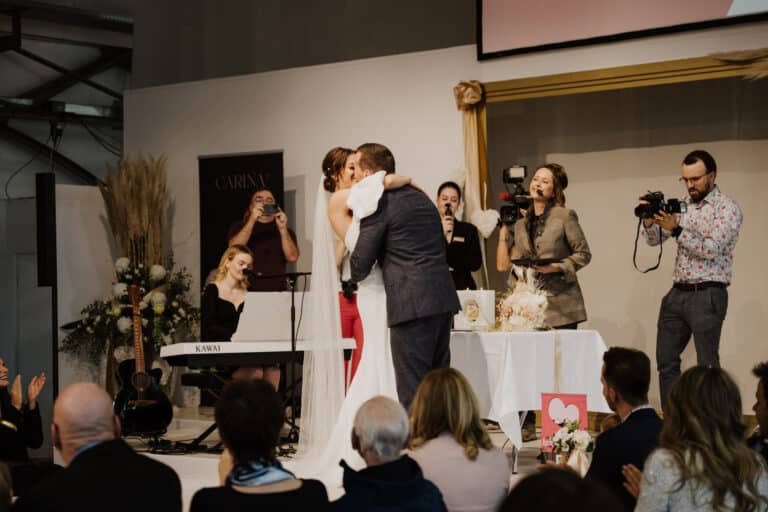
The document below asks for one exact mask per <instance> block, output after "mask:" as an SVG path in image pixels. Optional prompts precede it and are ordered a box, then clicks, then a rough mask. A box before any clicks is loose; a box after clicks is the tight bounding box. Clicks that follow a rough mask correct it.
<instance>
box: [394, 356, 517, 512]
mask: <svg viewBox="0 0 768 512" xmlns="http://www.w3.org/2000/svg"><path fill="white" fill-rule="evenodd" d="M408 448H409V449H410V452H409V456H410V457H411V458H412V459H413V460H415V461H416V462H418V463H419V466H421V470H422V471H423V472H424V478H426V479H427V480H430V481H432V483H434V484H435V485H436V486H437V488H438V489H440V492H441V493H442V494H443V499H444V500H445V505H446V507H447V509H448V511H449V512H460V511H467V512H469V511H473V512H483V511H487V512H494V511H495V510H496V509H497V508H498V506H499V504H500V503H501V501H502V500H503V499H504V497H505V496H506V495H507V491H508V489H509V463H508V461H507V457H506V456H505V455H504V453H503V452H502V451H501V450H499V449H498V448H496V447H495V446H494V445H493V442H492V441H491V438H490V436H489V435H488V431H487V430H486V429H485V425H483V422H482V420H481V419H480V408H479V406H478V404H477V397H476V396H475V393H474V392H473V391H472V387H471V386H470V385H469V382H468V381H467V379H466V378H465V377H464V375H462V374H461V372H459V371H458V370H456V369H454V368H440V369H437V370H432V371H431V372H429V373H428V374H427V375H426V376H425V377H424V379H423V380H422V381H421V384H419V387H418V388H417V389H416V394H415V395H414V397H413V402H412V403H411V433H410V439H409V441H408Z"/></svg>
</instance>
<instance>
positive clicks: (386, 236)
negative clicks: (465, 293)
mask: <svg viewBox="0 0 768 512" xmlns="http://www.w3.org/2000/svg"><path fill="white" fill-rule="evenodd" d="M376 261H378V262H379V264H380V265H381V268H382V271H383V273H384V286H385V288H386V291H387V322H388V323H389V325H390V326H395V325H398V324H401V323H403V322H408V321H410V320H414V319H417V318H424V317H428V316H432V315H437V314H440V313H449V312H450V313H455V312H457V311H458V310H459V309H460V306H459V299H458V297H457V295H456V290H455V288H454V285H453V279H452V278H451V273H450V271H449V269H448V260H447V257H446V249H445V238H444V237H443V228H442V225H441V223H440V214H439V213H438V211H437V208H435V205H434V204H433V203H432V201H431V200H430V199H429V198H428V197H427V196H426V194H424V193H423V192H421V191H419V190H417V189H415V188H413V187H411V186H406V187H403V188H399V189H395V190H387V191H385V192H384V193H383V194H382V196H381V199H379V205H378V209H377V210H376V212H375V213H373V214H372V215H369V216H368V217H366V218H364V219H363V220H362V221H361V222H360V236H359V237H358V239H357V244H356V246H355V250H354V252H353V253H352V257H351V258H350V265H351V268H352V279H353V280H354V281H362V280H363V279H364V278H365V277H366V276H367V275H368V273H369V272H370V271H371V268H372V267H373V264H374V263H375V262H376Z"/></svg>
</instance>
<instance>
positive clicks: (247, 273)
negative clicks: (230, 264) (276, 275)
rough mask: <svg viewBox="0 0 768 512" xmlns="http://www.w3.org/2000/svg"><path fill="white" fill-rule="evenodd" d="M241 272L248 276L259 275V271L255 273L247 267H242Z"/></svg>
mask: <svg viewBox="0 0 768 512" xmlns="http://www.w3.org/2000/svg"><path fill="white" fill-rule="evenodd" d="M243 274H244V275H246V276H249V277H259V276H260V275H261V273H256V272H254V271H253V270H251V269H250V268H248V267H246V268H244V269H243Z"/></svg>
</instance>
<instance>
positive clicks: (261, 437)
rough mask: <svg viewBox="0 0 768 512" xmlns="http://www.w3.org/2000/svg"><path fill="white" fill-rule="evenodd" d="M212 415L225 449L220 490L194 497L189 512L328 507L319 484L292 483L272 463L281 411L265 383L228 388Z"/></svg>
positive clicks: (243, 382)
mask: <svg viewBox="0 0 768 512" xmlns="http://www.w3.org/2000/svg"><path fill="white" fill-rule="evenodd" d="M215 415H216V426H217V427H218V429H219V435H220V436H221V440H222V442H223V443H224V446H225V448H226V451H225V454H223V455H222V464H221V465H220V468H219V469H220V474H221V476H222V482H221V484H222V485H221V487H208V488H204V489H200V490H199V491H197V492H196V493H195V495H194V497H193V498H192V505H191V507H190V511H191V512H203V511H207V510H210V511H219V510H228V511H232V512H236V511H239V510H243V511H245V510H323V509H325V508H326V507H327V506H328V494H327V493H326V491H325V487H324V486H323V484H322V483H320V482H318V481H317V480H302V479H299V478H296V477H295V476H294V475H293V474H292V473H291V472H289V471H287V470H285V469H283V467H282V465H281V464H280V462H278V460H277V444H278V441H279V438H280V428H281V427H282V425H283V421H284V416H283V406H282V402H281V400H280V397H279V396H278V394H277V392H276V391H275V390H274V388H272V387H271V386H270V385H269V384H268V383H266V382H265V381H262V380H256V381H247V380H236V381H232V382H230V383H229V384H227V386H226V387H225V388H224V391H223V392H222V394H221V397H220V398H219V401H218V402H217V403H216V412H215Z"/></svg>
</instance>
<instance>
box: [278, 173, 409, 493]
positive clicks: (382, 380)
mask: <svg viewBox="0 0 768 512" xmlns="http://www.w3.org/2000/svg"><path fill="white" fill-rule="evenodd" d="M369 180H371V181H369ZM382 182H383V173H382V175H380V176H378V175H374V176H371V177H370V178H368V179H366V180H363V181H361V182H360V183H359V184H358V185H356V186H355V187H353V190H352V191H351V193H350V199H349V201H348V204H349V205H350V208H352V211H353V217H352V223H351V224H350V226H349V229H348V231H347V234H346V236H345V239H344V242H345V245H346V247H347V249H348V250H349V253H350V254H351V253H352V252H353V251H354V249H355V245H356V243H357V238H358V235H359V233H360V218H361V217H364V216H366V215H370V214H371V213H373V212H374V211H376V207H377V205H378V200H379V198H380V197H381V193H382V192H383V185H382ZM330 256H331V257H332V254H331V255H330ZM336 304H338V301H336ZM357 307H358V310H359V312H360V319H361V321H362V324H363V336H364V339H365V342H364V345H363V354H362V357H361V359H360V364H359V366H358V368H357V372H356V373H355V378H354V379H352V383H351V385H350V387H349V389H348V390H347V395H346V397H345V398H344V401H343V402H342V404H341V408H340V410H339V414H338V417H337V420H336V422H335V424H334V426H333V428H332V430H331V433H330V436H329V437H328V440H327V442H326V443H325V445H324V446H322V447H317V446H313V447H310V449H309V450H307V451H306V452H305V453H304V454H302V456H300V457H299V458H297V459H295V460H293V461H289V462H287V463H286V467H287V468H288V469H290V470H292V471H294V472H295V473H296V476H298V477H301V478H316V479H318V480H321V481H322V482H323V483H324V484H325V485H326V487H327V488H328V492H329V495H331V498H333V497H334V495H335V494H336V493H334V492H333V491H334V489H336V488H340V486H341V483H342V474H343V472H342V468H341V467H340V466H339V461H340V460H341V459H344V460H345V461H346V462H347V464H348V465H349V466H350V467H352V468H354V469H362V468H363V467H365V463H364V461H363V460H362V458H361V457H360V455H359V454H358V453H357V452H356V451H355V450H353V449H352V443H351V433H352V424H353V421H354V418H355V414H356V413H357V410H358V408H359V407H360V406H361V405H362V404H363V402H365V401H366V400H368V399H369V398H372V397H374V396H377V395H385V396H388V397H390V398H392V399H394V400H397V387H396V384H395V370H394V366H393V363H392V353H391V349H390V343H389V327H388V326H387V297H386V292H385V289H384V278H383V275H382V272H381V268H380V267H379V266H378V265H374V267H373V269H372V270H371V273H370V274H369V275H368V276H367V277H366V278H365V279H364V280H363V281H361V282H359V283H358V290H357ZM336 314H337V316H338V315H339V313H338V310H337V312H336Z"/></svg>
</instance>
